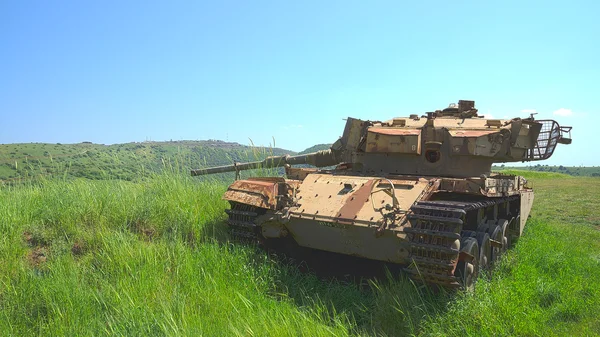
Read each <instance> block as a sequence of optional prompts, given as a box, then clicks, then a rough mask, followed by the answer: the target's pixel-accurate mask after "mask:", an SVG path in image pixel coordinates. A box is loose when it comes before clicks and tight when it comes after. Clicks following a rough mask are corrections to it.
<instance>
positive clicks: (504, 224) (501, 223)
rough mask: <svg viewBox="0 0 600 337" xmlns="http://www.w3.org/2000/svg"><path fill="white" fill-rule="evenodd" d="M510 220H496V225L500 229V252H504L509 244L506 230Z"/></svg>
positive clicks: (508, 234)
mask: <svg viewBox="0 0 600 337" xmlns="http://www.w3.org/2000/svg"><path fill="white" fill-rule="evenodd" d="M508 225H510V222H509V221H508V220H506V219H500V220H498V226H499V227H500V228H501V229H502V252H503V253H504V252H506V251H507V250H508V248H510V246H511V239H510V233H509V232H508Z"/></svg>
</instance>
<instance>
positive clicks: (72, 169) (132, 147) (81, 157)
mask: <svg viewBox="0 0 600 337" xmlns="http://www.w3.org/2000/svg"><path fill="white" fill-rule="evenodd" d="M283 154H295V152H294V151H289V150H285V149H280V148H253V147H249V146H245V145H241V144H238V143H228V142H224V141H219V140H204V141H170V142H142V143H126V144H114V145H103V144H93V143H89V142H83V143H78V144H60V143H58V144H47V143H26V144H2V145H0V180H2V181H15V180H21V179H29V178H31V177H36V176H40V175H42V176H47V175H59V176H62V175H65V174H66V175H67V176H71V177H84V178H89V179H113V178H116V179H123V180H133V179H135V178H136V177H141V176H147V175H148V174H149V173H150V172H157V171H160V170H161V169H163V168H164V167H165V166H177V167H178V168H181V169H184V170H188V169H190V168H200V167H207V166H216V165H227V164H231V163H233V162H234V161H248V160H259V159H262V158H264V157H265V156H268V155H283Z"/></svg>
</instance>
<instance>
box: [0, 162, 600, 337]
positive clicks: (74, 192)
mask: <svg viewBox="0 0 600 337" xmlns="http://www.w3.org/2000/svg"><path fill="white" fill-rule="evenodd" d="M524 174H525V175H526V176H527V177H529V178H530V180H531V182H532V183H533V185H534V187H535V189H536V200H535V205H534V209H533V212H532V217H531V219H530V220H529V222H528V225H527V227H526V229H525V234H524V236H523V237H522V238H521V239H520V240H519V242H518V243H517V244H516V247H515V248H514V249H513V250H511V251H510V252H509V253H508V254H506V255H504V256H503V259H502V261H501V263H500V264H499V265H498V266H497V267H496V269H495V271H494V273H493V275H492V276H491V277H489V278H487V279H485V278H482V279H481V280H480V281H479V282H478V284H477V286H476V290H475V292H474V293H458V294H452V293H446V292H443V291H442V292H436V293H434V292H432V291H430V290H428V288H423V287H420V286H418V285H414V284H413V283H412V282H410V281H408V280H406V279H405V278H404V277H403V276H394V277H390V279H387V280H385V279H384V280H378V281H371V282H370V286H367V287H364V286H359V285H357V284H355V283H347V282H340V281H331V280H329V281H324V280H321V279H319V278H317V277H316V276H314V275H313V274H304V273H300V272H299V271H298V269H297V268H295V267H293V266H289V265H285V264H282V263H280V262H277V261H275V260H273V258H271V257H269V256H268V255H267V254H266V253H264V252H263V251H261V250H258V249H255V248H253V247H248V246H242V245H234V244H230V243H228V241H227V233H226V231H225V229H224V219H225V217H224V213H223V209H224V208H225V207H226V202H224V201H222V200H221V199H220V196H221V194H222V193H223V191H224V190H225V188H226V186H225V185H223V184H222V183H220V182H217V181H198V180H194V179H193V178H191V177H187V176H186V175H184V174H177V173H164V174H160V175H156V176H154V177H153V178H151V179H148V180H144V181H141V182H135V183H133V182H126V181H118V180H108V181H102V180H98V181H90V180H85V179H81V180H64V181H60V180H49V181H40V182H35V183H31V184H25V185H22V186H18V187H9V186H5V187H3V188H0V231H1V234H2V235H1V236H0V331H1V332H2V333H1V334H2V335H13V336H28V335H52V336H57V335H72V336H75V335H77V336H86V335H94V336H97V335H126V336H135V335H169V336H170V335H190V336H192V335H193V336H196V335H204V336H224V335H234V336H235V335H238V336H326V335H334V336H345V335H365V336H372V335H388V336H407V335H435V336H442V335H451V336H463V335H470V336H509V335H515V336H549V335H563V336H573V335H577V336H589V335H600V314H599V312H600V286H598V280H600V179H597V178H577V177H570V176H566V175H561V174H547V173H536V172H526V173H524Z"/></svg>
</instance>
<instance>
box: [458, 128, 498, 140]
mask: <svg viewBox="0 0 600 337" xmlns="http://www.w3.org/2000/svg"><path fill="white" fill-rule="evenodd" d="M448 132H450V135H452V137H456V138H463V137H465V138H476V137H481V136H486V135H489V134H492V133H498V130H451V131H448Z"/></svg>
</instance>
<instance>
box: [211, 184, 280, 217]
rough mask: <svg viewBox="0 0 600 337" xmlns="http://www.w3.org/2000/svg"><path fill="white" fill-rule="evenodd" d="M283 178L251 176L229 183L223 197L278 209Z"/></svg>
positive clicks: (260, 206)
mask: <svg viewBox="0 0 600 337" xmlns="http://www.w3.org/2000/svg"><path fill="white" fill-rule="evenodd" d="M282 182H285V180H284V179H283V178H250V179H243V180H236V181H235V182H233V184H231V185H229V187H228V188H227V192H225V194H224V195H223V199H225V200H228V201H233V202H239V203H242V204H247V205H252V206H255V207H259V208H265V209H272V210H275V209H277V196H278V195H279V184H280V183H282Z"/></svg>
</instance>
